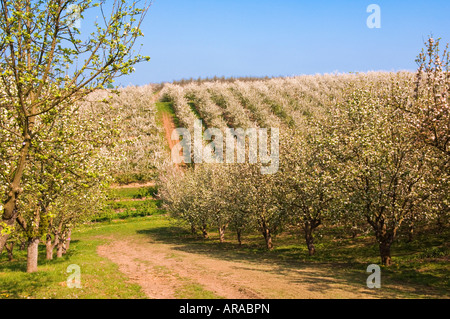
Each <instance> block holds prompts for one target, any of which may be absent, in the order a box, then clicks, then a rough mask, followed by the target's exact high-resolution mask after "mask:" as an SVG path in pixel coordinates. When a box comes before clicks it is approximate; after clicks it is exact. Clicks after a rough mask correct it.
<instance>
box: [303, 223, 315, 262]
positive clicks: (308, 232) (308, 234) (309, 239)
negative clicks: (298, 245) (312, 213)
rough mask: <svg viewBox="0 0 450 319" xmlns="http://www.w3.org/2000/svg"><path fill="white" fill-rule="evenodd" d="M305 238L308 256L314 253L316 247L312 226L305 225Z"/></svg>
mask: <svg viewBox="0 0 450 319" xmlns="http://www.w3.org/2000/svg"><path fill="white" fill-rule="evenodd" d="M304 230H305V240H306V246H307V247H308V253H309V255H310V256H312V255H314V254H315V253H316V247H315V246H314V237H313V234H312V233H313V228H312V227H311V226H310V225H305V228H304Z"/></svg>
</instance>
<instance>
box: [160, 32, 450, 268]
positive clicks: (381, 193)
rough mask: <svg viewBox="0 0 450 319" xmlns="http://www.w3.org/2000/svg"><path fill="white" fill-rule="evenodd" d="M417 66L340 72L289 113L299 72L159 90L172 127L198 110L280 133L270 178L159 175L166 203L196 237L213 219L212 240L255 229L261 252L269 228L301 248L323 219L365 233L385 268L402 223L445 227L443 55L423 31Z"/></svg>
mask: <svg viewBox="0 0 450 319" xmlns="http://www.w3.org/2000/svg"><path fill="white" fill-rule="evenodd" d="M417 62H418V64H419V69H418V71H417V72H416V73H415V74H412V73H409V72H399V73H395V74H394V73H385V74H382V79H381V80H380V77H378V76H375V77H373V78H370V77H367V78H366V79H364V80H363V81H359V80H358V79H360V77H358V76H356V78H355V77H353V80H351V81H346V80H345V79H346V77H348V76H343V77H342V82H344V85H342V84H340V86H339V89H336V90H335V91H334V93H336V92H338V91H339V92H340V96H339V97H332V95H328V94H324V95H325V97H324V101H325V100H326V101H328V102H327V103H321V104H319V108H317V107H316V108H314V109H313V110H311V109H309V110H308V112H305V109H303V110H302V109H298V108H297V109H296V106H298V105H299V101H301V97H302V96H303V95H302V94H298V93H299V92H301V90H299V89H298V86H297V90H296V88H295V85H296V84H292V82H293V81H299V82H302V80H301V79H300V78H294V79H285V80H280V79H271V80H267V81H253V82H248V83H247V82H241V83H239V82H232V83H220V82H216V83H208V82H204V83H201V84H196V83H189V84H187V85H184V86H183V87H181V86H177V85H170V86H167V87H166V88H165V91H164V92H165V97H164V98H165V99H166V100H167V101H171V102H172V103H173V105H174V109H175V111H176V112H177V116H179V118H180V119H181V123H183V122H185V123H186V124H187V125H189V123H190V122H191V121H190V120H189V119H191V118H192V117H197V118H201V119H202V120H204V122H205V124H206V127H208V126H209V127H214V125H216V126H217V127H218V128H221V129H223V128H224V127H233V126H235V125H241V127H242V126H244V128H248V127H250V126H251V125H252V124H251V122H252V121H253V123H255V125H259V126H262V125H267V124H268V123H269V125H271V126H277V127H280V130H281V132H282V133H281V136H280V157H279V170H278V172H277V173H276V174H268V175H263V174H261V172H260V166H261V164H251V163H248V162H246V163H241V164H233V163H224V164H218V163H209V164H194V165H190V166H188V167H187V168H186V169H185V170H184V171H183V172H181V173H180V172H179V170H174V171H173V172H167V173H165V174H164V176H163V178H162V179H161V183H160V184H161V185H160V194H161V196H162V198H163V199H164V201H165V205H166V207H167V209H168V210H169V211H170V212H171V213H172V214H173V216H175V217H177V218H180V219H183V220H185V221H186V222H187V223H188V224H189V225H190V227H191V230H192V231H193V232H194V233H195V232H197V231H201V233H202V234H203V236H204V237H205V238H206V237H208V228H209V227H211V226H214V227H215V228H217V229H218V231H219V237H220V241H221V242H223V241H224V238H225V237H224V236H225V231H226V229H230V228H231V229H233V230H234V231H235V232H236V234H237V239H238V241H239V243H241V240H242V232H244V231H257V232H259V233H260V234H261V235H262V236H263V237H264V240H265V243H266V246H267V248H268V249H271V248H272V247H273V243H272V239H273V235H274V234H277V233H280V232H281V231H283V229H286V228H287V227H289V228H297V229H299V230H300V231H301V232H302V233H303V236H304V238H305V243H306V245H307V248H308V251H309V254H310V255H312V254H314V253H315V250H316V247H315V245H314V231H315V230H316V229H317V228H318V227H320V226H322V227H334V226H344V228H345V229H346V230H347V231H349V232H357V231H358V230H367V231H368V232H369V233H371V234H373V236H374V237H375V239H376V241H377V243H378V245H379V252H380V257H381V262H382V263H383V264H384V265H390V264H391V245H392V244H393V242H394V240H395V238H396V237H397V235H398V233H399V230H400V229H401V228H408V229H409V230H410V231H411V230H413V229H414V227H415V225H416V224H419V223H422V224H423V223H425V224H427V225H431V224H432V223H434V224H438V225H440V227H448V216H449V205H448V204H449V203H448V200H449V194H448V189H449V185H448V181H449V176H448V174H449V171H450V169H449V148H448V147H449V139H450V131H449V129H450V114H449V101H450V96H449V89H450V73H449V70H448V62H449V55H448V52H447V50H445V51H444V52H439V41H436V40H434V39H433V38H430V39H429V40H428V42H427V43H426V50H424V51H423V52H422V53H421V54H420V55H419V57H418V59H417ZM335 77H336V78H335V80H337V81H336V82H335V83H339V76H338V75H337V76H335ZM317 78H320V77H317ZM317 78H316V79H317ZM355 79H356V80H355ZM279 81H282V82H284V86H282V85H278V86H277V82H279ZM318 82H320V81H318ZM329 83H330V82H329V81H328V84H329ZM258 89H259V91H258ZM283 90H284V91H283ZM258 101H259V102H258ZM239 103H240V104H239ZM237 105H240V106H241V110H243V111H241V114H239V112H238V109H239V107H238V106H237ZM252 108H253V109H252ZM190 109H191V110H192V111H194V112H192V113H190V112H189V110H190ZM193 114H195V116H193ZM264 114H267V115H264ZM298 114H301V116H300V115H298ZM274 115H275V117H274ZM247 142H248V140H247ZM225 146H226V145H224V148H225Z"/></svg>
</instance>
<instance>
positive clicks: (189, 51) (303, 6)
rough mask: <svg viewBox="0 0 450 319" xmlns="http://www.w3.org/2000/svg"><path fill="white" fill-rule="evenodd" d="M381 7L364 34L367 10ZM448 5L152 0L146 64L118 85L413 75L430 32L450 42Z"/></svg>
mask: <svg viewBox="0 0 450 319" xmlns="http://www.w3.org/2000/svg"><path fill="white" fill-rule="evenodd" d="M372 3H374V4H377V5H379V6H380V8H381V28H380V29H369V28H368V27H367V24H366V21H367V18H368V17H369V15H370V13H367V12H366V9H367V7H368V5H370V4H372ZM448 12H450V1H448V0H428V1H415V0H410V1H406V0H400V1H397V0H395V1H394V0H383V1H381V0H371V1H363V0H352V1H351V0H339V1H337V0H333V1H331V0H318V1H312V0H311V1H310V0H307V1H305V0H297V1H293V0H279V1H273V0H272V1H269V0H228V1H212V0H154V3H153V5H152V7H151V8H150V11H149V13H148V15H147V17H146V20H145V22H144V25H143V31H144V33H145V38H144V39H143V40H142V44H143V47H142V54H145V55H149V56H151V58H152V59H151V61H150V62H148V63H143V64H140V65H139V66H138V67H137V68H136V69H137V71H136V72H135V73H134V74H133V75H131V76H128V77H126V78H121V79H119V80H118V81H117V84H122V85H128V84H135V85H143V84H147V83H156V82H162V81H173V80H179V79H182V78H190V77H193V78H198V77H203V78H204V77H212V76H214V75H217V76H266V75H267V76H290V75H300V74H316V73H331V72H350V71H353V72H354V71H369V70H386V71H396V70H414V69H415V68H416V64H415V62H414V60H415V57H416V56H417V54H418V53H419V52H420V50H421V49H422V47H423V41H424V40H425V39H426V38H427V36H428V35H429V34H431V33H432V34H433V35H434V36H436V37H441V38H442V41H443V42H444V44H445V43H447V42H450V18H449V16H448Z"/></svg>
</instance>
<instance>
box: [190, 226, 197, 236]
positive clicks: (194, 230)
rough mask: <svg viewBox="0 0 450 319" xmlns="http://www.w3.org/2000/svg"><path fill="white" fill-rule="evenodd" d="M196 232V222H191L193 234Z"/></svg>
mask: <svg viewBox="0 0 450 319" xmlns="http://www.w3.org/2000/svg"><path fill="white" fill-rule="evenodd" d="M196 232H197V229H196V228H195V224H194V223H192V224H191V234H192V235H195V233H196Z"/></svg>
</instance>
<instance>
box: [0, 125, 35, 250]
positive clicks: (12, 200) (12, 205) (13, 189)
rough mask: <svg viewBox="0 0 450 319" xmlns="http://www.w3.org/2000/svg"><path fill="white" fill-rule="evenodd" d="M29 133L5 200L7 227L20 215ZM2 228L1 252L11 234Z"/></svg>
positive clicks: (4, 216)
mask: <svg viewBox="0 0 450 319" xmlns="http://www.w3.org/2000/svg"><path fill="white" fill-rule="evenodd" d="M29 121H30V122H32V121H33V119H31V118H30V119H29ZM28 133H29V132H28V131H27V132H26V134H24V136H25V140H24V142H23V147H22V150H21V151H20V157H19V161H18V164H17V168H16V170H15V171H14V174H13V175H12V176H14V178H13V180H12V181H11V183H10V186H9V188H8V191H7V193H6V194H5V195H7V198H6V201H4V202H3V214H2V218H1V220H2V221H3V222H4V223H5V224H6V226H7V227H13V226H14V224H15V222H16V219H17V216H18V211H17V205H16V204H17V199H18V197H19V194H20V193H21V192H22V190H21V189H20V185H21V180H22V176H23V172H24V169H25V165H26V162H27V155H28V152H29V148H30V144H31V138H30V134H28ZM1 230H2V227H1V226H0V254H1V253H2V251H3V248H5V245H6V241H7V240H8V238H9V234H2V232H1Z"/></svg>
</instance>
